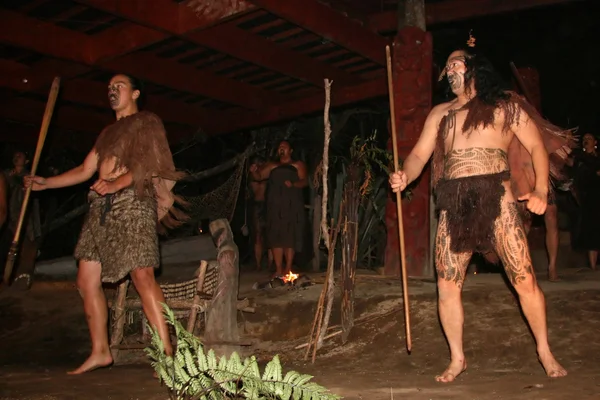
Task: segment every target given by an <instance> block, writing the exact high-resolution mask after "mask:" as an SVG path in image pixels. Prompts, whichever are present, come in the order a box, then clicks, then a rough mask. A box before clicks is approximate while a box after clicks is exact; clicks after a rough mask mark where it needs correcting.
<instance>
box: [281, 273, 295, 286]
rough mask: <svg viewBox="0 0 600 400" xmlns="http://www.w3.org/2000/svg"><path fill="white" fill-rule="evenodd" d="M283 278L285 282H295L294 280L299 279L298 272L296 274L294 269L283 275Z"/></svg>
mask: <svg viewBox="0 0 600 400" xmlns="http://www.w3.org/2000/svg"><path fill="white" fill-rule="evenodd" d="M281 279H282V280H283V282H285V283H294V281H295V280H296V279H298V274H294V273H293V272H292V271H290V272H288V273H287V274H285V275H284V276H282V277H281Z"/></svg>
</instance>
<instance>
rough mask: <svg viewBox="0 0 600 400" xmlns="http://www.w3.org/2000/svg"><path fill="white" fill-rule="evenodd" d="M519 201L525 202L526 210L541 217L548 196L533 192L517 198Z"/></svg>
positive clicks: (546, 204)
mask: <svg viewBox="0 0 600 400" xmlns="http://www.w3.org/2000/svg"><path fill="white" fill-rule="evenodd" d="M519 201H526V202H527V209H528V210H529V211H531V212H532V213H534V214H537V215H542V214H543V213H545V212H546V207H547V206H548V195H547V194H544V193H541V192H538V191H537V190H534V191H533V192H531V193H527V194H526V195H523V196H521V197H519Z"/></svg>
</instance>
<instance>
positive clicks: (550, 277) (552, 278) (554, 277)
mask: <svg viewBox="0 0 600 400" xmlns="http://www.w3.org/2000/svg"><path fill="white" fill-rule="evenodd" d="M561 280H562V279H560V278H559V277H558V274H557V273H556V272H555V273H550V274H548V281H550V282H560V281H561Z"/></svg>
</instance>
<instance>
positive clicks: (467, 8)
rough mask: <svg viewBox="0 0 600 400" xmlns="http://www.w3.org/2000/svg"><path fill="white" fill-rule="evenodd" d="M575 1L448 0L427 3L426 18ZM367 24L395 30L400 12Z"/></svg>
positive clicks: (466, 16)
mask: <svg viewBox="0 0 600 400" xmlns="http://www.w3.org/2000/svg"><path fill="white" fill-rule="evenodd" d="M574 1H581V0H503V1H497V0H446V1H443V2H439V3H431V4H429V3H427V4H426V5H425V18H426V22H427V26H430V25H435V24H441V23H444V22H452V21H460V20H466V19H471V18H476V17H483V16H486V15H494V14H501V13H509V12H515V11H521V10H525V9H528V8H534V7H542V6H550V5H554V4H561V3H571V2H574ZM367 25H368V26H369V27H371V29H373V30H375V31H379V32H382V31H395V30H397V29H398V13H397V12H396V11H386V12H383V13H380V14H375V15H373V16H371V17H369V18H368V22H367Z"/></svg>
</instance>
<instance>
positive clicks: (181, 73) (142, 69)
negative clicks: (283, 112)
mask: <svg viewBox="0 0 600 400" xmlns="http://www.w3.org/2000/svg"><path fill="white" fill-rule="evenodd" d="M15 24H16V25H15ZM0 25H2V26H3V29H1V30H0V32H1V33H0V42H5V43H10V44H13V45H15V46H18V47H24V48H27V49H32V50H35V51H37V52H39V53H42V54H46V55H51V56H54V57H57V58H63V59H67V60H70V61H75V62H79V63H83V64H86V65H92V66H93V62H94V59H93V52H92V51H91V50H90V49H91V47H89V46H88V45H87V43H88V42H87V41H88V40H89V38H90V36H88V35H85V34H81V33H78V32H75V31H71V30H68V29H65V28H61V27H59V26H55V25H53V24H50V23H47V22H43V21H40V20H36V19H33V18H29V17H27V16H24V15H22V14H18V13H14V12H10V11H4V10H0ZM5 27H7V29H4V28H5ZM10 29H12V30H13V31H12V32H10V34H9V32H8V31H9V30H10ZM31 32H35V35H33V34H32V33H31ZM53 35H57V38H56V40H53V38H52V36H53ZM38 37H40V38H41V39H39V40H38ZM69 38H70V39H69ZM90 43H91V42H90ZM64 46H70V47H64ZM104 67H105V69H108V70H111V71H114V72H122V73H129V74H132V75H137V76H139V77H140V78H142V79H144V80H149V81H152V82H155V83H157V84H159V85H163V86H167V87H170V88H173V89H178V90H182V91H186V92H190V93H197V94H200V95H204V96H207V97H210V98H212V99H216V100H220V101H223V102H226V103H229V104H237V105H241V106H243V107H247V108H251V109H261V108H263V107H266V106H269V105H273V104H277V103H281V102H282V101H283V96H281V95H279V94H277V93H274V92H270V91H266V90H263V89H260V88H256V87H254V86H252V85H248V84H244V83H240V82H237V81H235V80H232V79H229V78H226V77H223V76H219V75H215V74H212V73H210V72H207V71H202V70H198V69H196V68H194V67H192V66H186V65H183V64H178V63H176V62H172V61H168V60H163V59H160V58H158V57H155V56H153V55H151V54H146V53H139V54H135V55H132V54H129V55H127V56H125V57H124V58H122V59H119V60H118V61H117V60H110V61H108V62H106V63H105V64H104V65H103V68H104Z"/></svg>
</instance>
